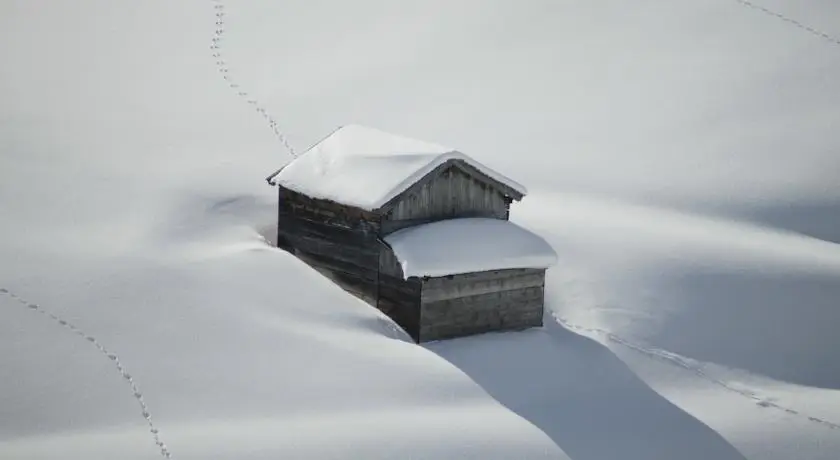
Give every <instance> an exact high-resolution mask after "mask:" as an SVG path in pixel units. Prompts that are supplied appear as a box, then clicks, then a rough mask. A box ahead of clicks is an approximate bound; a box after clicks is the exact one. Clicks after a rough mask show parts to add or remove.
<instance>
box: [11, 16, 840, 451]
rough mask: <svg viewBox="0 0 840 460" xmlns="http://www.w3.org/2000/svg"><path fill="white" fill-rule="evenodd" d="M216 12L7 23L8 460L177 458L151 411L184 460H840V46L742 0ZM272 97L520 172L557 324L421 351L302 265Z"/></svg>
mask: <svg viewBox="0 0 840 460" xmlns="http://www.w3.org/2000/svg"><path fill="white" fill-rule="evenodd" d="M293 3H294V2H293ZM756 3H758V2H757V0H756ZM760 4H761V5H763V6H766V7H768V8H771V9H774V10H777V11H778V12H780V13H781V14H784V15H786V16H788V17H790V18H793V19H795V20H796V21H799V22H800V23H802V24H806V25H807V26H808V27H812V28H814V29H818V30H822V31H825V32H826V33H828V34H832V33H833V34H835V35H836V34H837V33H838V32H837V25H836V20H835V18H837V17H840V3H838V2H782V1H775V0H774V1H770V0H768V1H767V2H761V3H760ZM214 5H218V3H213V2H206V1H204V0H183V1H179V2H172V1H170V0H146V1H143V2H136V1H135V2H129V1H115V0H86V1H83V2H82V1H79V2H48V1H46V0H27V1H3V2H0V41H2V43H3V44H4V45H3V46H2V47H0V289H5V290H8V291H9V293H5V292H2V291H0V459H4V460H5V459H26V460H47V459H50V460H51V459H56V458H62V459H64V458H67V459H76V458H80V459H93V460H99V459H102V460H105V459H108V460H111V459H122V460H151V459H155V458H162V455H161V449H160V446H157V445H156V444H155V437H154V436H153V433H151V432H150V427H149V425H148V421H147V419H146V417H144V415H143V413H142V412H143V410H144V409H143V407H142V406H141V404H140V402H141V401H142V402H143V404H144V406H145V408H146V409H147V410H148V414H149V418H150V419H151V421H152V423H153V425H154V427H155V429H157V430H158V437H159V439H160V440H161V441H162V442H163V443H165V446H166V448H167V449H168V450H167V451H168V452H169V453H170V454H171V458H174V459H196V460H197V459H201V460H208V459H211V460H212V459H220V460H221V459H231V458H235V459H241V460H262V459H266V460H267V459H277V458H307V459H314V460H323V459H339V458H363V459H371V460H377V459H394V458H406V457H409V456H410V457H411V458H415V459H491V460H492V459H527V460H530V459H561V460H565V459H573V460H615V459H618V460H651V459H654V460H659V459H666V460H668V459H689V460H701V459H702V460H706V459H716V460H730V459H731V460H735V459H739V460H743V459H745V458H747V459H751V460H752V459H756V460H790V459H798V460H836V459H837V458H838V453H840V361H838V359H837V350H838V348H839V347H840V339H838V334H837V327H836V325H837V324H840V309H838V308H837V299H838V298H840V245H838V242H840V231H838V229H840V219H838V217H837V216H840V190H838V187H837V177H838V176H837V171H840V156H838V155H837V152H838V151H840V138H838V136H836V135H835V134H836V127H837V126H838V125H840V113H839V112H838V111H837V107H840V86H838V85H840V79H838V78H835V77H834V76H836V75H840V53H838V51H839V49H838V47H837V46H836V45H833V44H832V43H831V42H829V41H827V40H825V39H824V38H820V37H818V36H814V35H813V34H810V33H807V32H805V31H803V30H802V29H800V28H797V27H795V26H793V25H791V23H788V22H785V21H781V20H779V19H778V18H774V17H772V16H770V15H767V14H764V13H762V12H760V11H756V10H754V9H751V8H747V7H744V6H743V2H736V1H716V2H663V1H659V0H657V1H653V0H650V1H648V0H643V1H639V2H633V5H632V7H631V6H629V5H628V2H626V1H625V0H603V1H600V2H509V1H503V0H493V1H490V2H485V1H482V2H469V1H466V2H451V1H448V0H428V1H423V2H381V1H373V0H359V1H356V2H352V4H351V3H350V2H347V3H344V2H332V3H330V4H329V10H330V11H331V13H332V14H329V15H324V14H323V11H324V8H325V6H327V5H326V4H321V3H318V2H316V3H314V4H313V3H312V2H310V1H305V2H304V1H302V2H298V4H297V5H296V6H294V5H293V6H290V4H289V3H288V2H247V1H244V0H232V1H230V2H224V5H223V6H224V11H223V12H224V16H223V17H224V22H223V24H222V25H221V26H220V25H218V24H216V23H217V22H219V21H218V16H216V14H215V13H217V12H218V11H217V10H218V9H217V8H213V6H214ZM478 7H480V8H478ZM477 11H480V14H477ZM219 28H221V29H223V31H222V34H223V39H222V42H221V43H222V50H223V53H222V56H221V59H222V60H224V63H225V64H226V65H228V67H229V71H228V72H222V71H220V67H219V66H220V64H217V62H219V59H220V58H219V57H216V56H212V55H211V53H212V52H213V51H211V49H210V43H209V41H210V38H211V37H213V35H214V34H217V33H218V32H216V31H217V30H218V29H219ZM710 30H714V31H715V33H714V34H709V31H710ZM552 56H563V59H549V58H547V57H552ZM698 69H702V71H698ZM225 74H230V75H232V76H233V77H234V80H235V81H237V82H238V83H239V84H241V86H240V87H238V88H231V87H230V86H229V85H228V84H227V83H226V80H225V79H224V78H223V77H224V76H225ZM229 78H230V77H229ZM239 93H246V95H245V96H240V95H239ZM251 99H256V100H258V101H259V105H260V106H261V107H264V108H267V109H268V111H270V112H271V114H272V116H273V117H274V119H275V120H277V121H279V123H280V126H281V128H283V129H284V130H285V131H286V132H287V133H288V134H289V136H290V140H291V142H292V143H293V144H294V145H297V146H300V145H310V144H311V143H313V142H314V141H315V140H317V139H320V138H322V137H323V136H324V135H325V134H326V133H329V132H330V131H331V130H332V129H333V128H334V127H335V126H337V125H340V124H342V123H346V122H348V121H354V120H355V121H359V122H360V123H363V124H365V125H369V126H376V127H380V128H381V129H383V130H384V131H388V132H405V133H416V135H417V136H418V137H420V138H424V139H435V140H439V141H441V142H443V143H445V144H451V145H458V146H460V147H462V148H463V149H464V151H469V152H479V153H480V154H481V158H482V159H484V158H486V159H487V160H488V163H489V162H491V161H492V164H493V165H497V167H498V168H499V169H500V170H502V171H505V172H506V173H510V174H511V175H513V176H515V177H517V178H520V179H521V180H522V181H523V182H525V183H526V184H527V185H528V186H529V189H530V191H531V193H530V195H529V197H528V198H527V199H525V200H523V201H522V202H521V203H515V204H514V205H513V207H512V220H513V222H515V223H517V224H519V225H521V226H522V227H523V228H527V229H529V230H530V231H533V232H534V233H536V234H539V235H541V236H542V238H544V239H545V240H546V241H547V242H548V243H549V244H550V245H551V246H552V248H553V249H554V250H555V251H556V253H557V254H558V256H559V258H560V260H561V261H562V263H559V264H556V265H554V266H553V267H551V268H550V269H549V270H548V271H547V274H546V277H547V278H546V302H547V306H548V308H547V312H546V316H545V318H544V323H545V327H543V328H538V329H534V330H530V331H527V332H521V333H504V334H486V335H481V336H477V337H471V338H465V339H459V340H451V341H444V342H438V343H433V344H426V345H424V346H417V345H414V344H412V343H410V342H409V341H408V339H407V337H406V335H405V334H404V333H402V332H401V331H400V330H399V329H398V328H395V326H394V324H393V323H392V322H391V321H389V320H388V319H387V318H386V317H385V316H384V315H383V314H381V313H380V312H378V311H377V310H376V309H374V308H371V307H370V306H369V305H367V304H365V303H364V302H362V301H360V300H357V299H355V298H353V297H351V296H349V295H348V294H347V293H345V292H344V291H343V290H342V289H340V288H338V287H336V286H335V285H333V284H332V283H331V282H329V281H327V280H325V279H324V277H323V276H321V275H320V274H318V273H317V272H315V271H314V270H311V269H310V268H309V267H307V266H306V265H305V264H303V263H301V262H300V261H298V260H297V259H296V258H294V257H292V256H290V255H289V254H287V253H285V252H282V251H278V250H276V249H273V248H272V247H271V238H272V236H271V235H272V234H273V233H274V230H275V222H276V210H277V208H276V195H275V193H274V190H273V189H272V188H271V187H269V186H267V185H266V184H265V182H264V180H263V179H264V178H265V175H266V172H267V171H272V170H274V169H276V167H277V166H278V165H279V164H282V163H283V162H284V161H285V157H284V155H285V152H284V150H283V148H282V146H281V145H279V144H278V143H277V139H276V138H275V137H274V136H273V134H272V132H271V129H270V128H269V126H268V123H267V121H266V118H264V117H263V115H262V113H261V112H259V111H257V110H255V108H254V107H253V105H254V104H250V102H249V100H251ZM11 294H14V295H15V296H17V297H12V295H11ZM30 305H31V306H34V307H36V308H31V307H30ZM71 326H72V327H71ZM89 338H92V339H94V341H93V342H91V341H90V340H89ZM103 350H105V351H103ZM109 354H110V355H111V356H109ZM118 365H119V367H118ZM127 376H130V379H129V378H128V377H127ZM132 383H133V385H134V387H132V385H131V384H132ZM135 388H136V389H135ZM135 391H137V392H138V394H139V396H137V395H135Z"/></svg>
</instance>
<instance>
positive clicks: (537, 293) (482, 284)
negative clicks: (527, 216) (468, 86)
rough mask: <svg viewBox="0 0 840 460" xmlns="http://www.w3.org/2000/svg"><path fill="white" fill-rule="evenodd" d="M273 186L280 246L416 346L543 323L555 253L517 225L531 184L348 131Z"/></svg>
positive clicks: (429, 147) (430, 150) (375, 134)
mask: <svg viewBox="0 0 840 460" xmlns="http://www.w3.org/2000/svg"><path fill="white" fill-rule="evenodd" d="M267 180H268V182H269V184H271V185H275V186H277V188H278V194H279V207H278V208H279V209H278V224H277V245H278V247H280V248H283V249H286V250H288V251H290V252H292V253H293V254H295V255H297V256H298V257H299V258H300V259H302V260H303V261H305V262H307V263H308V264H309V265H311V266H312V267H314V268H315V269H317V270H318V271H320V272H321V273H323V274H324V275H325V276H327V277H329V278H330V279H332V280H333V281H335V282H336V283H337V284H339V285H340V286H342V287H343V288H344V289H346V290H347V291H349V292H351V293H353V294H355V295H357V296H358V297H360V298H362V299H364V300H365V301H367V302H368V303H370V304H371V305H373V306H375V307H377V308H378V309H380V310H381V311H383V312H384V313H385V314H387V315H388V316H389V317H391V318H392V319H393V320H394V321H395V322H396V323H397V324H399V325H400V326H401V327H402V328H403V329H404V330H405V331H406V332H407V333H408V334H409V335H410V336H411V337H412V338H413V339H414V340H415V341H417V342H426V341H431V340H439V339H444V338H453V337H460V336H466V335H472V334H477V333H483V332H489V331H503V330H517V329H525V328H529V327H535V326H541V325H542V317H543V299H544V286H545V271H546V269H547V268H548V267H549V266H551V265H552V264H554V263H555V261H556V257H557V256H556V254H555V252H554V251H553V250H552V248H551V247H550V246H549V245H548V244H547V243H546V242H545V241H544V240H543V239H542V238H540V237H539V236H537V235H535V234H533V233H531V232H529V231H528V230H526V229H524V228H522V227H520V226H517V225H516V224H514V223H512V222H510V221H509V217H510V205H511V203H512V202H514V201H518V200H521V199H522V197H523V196H525V194H526V190H525V188H524V187H523V186H521V185H520V184H518V183H516V182H514V181H513V180H511V179H509V178H507V177H505V176H503V175H502V174H499V173H497V172H495V171H493V170H492V169H490V168H488V167H486V166H484V165H482V164H481V163H478V162H477V161H475V160H474V159H472V158H471V157H469V156H467V155H465V154H463V153H461V152H458V151H457V150H454V149H450V148H447V147H443V146H440V145H435V144H430V143H426V142H422V141H417V140H413V139H408V138H405V137H401V136H396V135H392V134H388V133H385V132H382V131H379V130H375V129H371V128H366V127H362V126H357V125H350V126H344V127H341V128H339V129H337V130H336V131H334V132H333V133H332V134H330V135H329V136H328V137H326V138H325V139H323V140H322V141H321V142H319V143H318V144H316V145H315V146H313V147H312V148H310V149H309V150H307V151H306V152H304V153H303V154H302V155H300V156H299V157H298V158H296V159H295V160H293V161H292V162H290V163H289V164H287V165H286V166H284V167H283V168H281V169H280V170H279V171H277V172H275V173H274V174H272V175H271V176H269V177H268V179H267Z"/></svg>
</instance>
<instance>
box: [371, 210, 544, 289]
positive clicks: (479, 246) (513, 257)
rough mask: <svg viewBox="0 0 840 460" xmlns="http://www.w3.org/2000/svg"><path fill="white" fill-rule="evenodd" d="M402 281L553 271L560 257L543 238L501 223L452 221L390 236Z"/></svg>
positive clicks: (401, 231) (419, 227)
mask: <svg viewBox="0 0 840 460" xmlns="http://www.w3.org/2000/svg"><path fill="white" fill-rule="evenodd" d="M385 242H386V243H388V245H390V246H391V248H392V249H393V250H394V254H396V256H397V260H399V262H400V265H401V266H402V269H403V276H404V277H405V278H406V279H408V278H409V277H412V276H445V275H455V274H459V273H472V272H482V271H488V270H504V269H509V268H548V267H550V266H552V265H554V264H555V263H556V262H557V253H555V252H554V249H552V248H551V246H550V245H549V244H548V243H547V242H546V241H545V240H544V239H542V238H541V237H540V236H538V235H535V234H534V233H531V232H530V231H528V230H526V229H524V228H522V227H520V226H518V225H516V224H514V223H513V222H510V221H507V220H500V219H487V218H465V219H450V220H442V221H438V222H432V223H429V224H424V225H419V226H417V227H409V228H405V229H402V230H399V231H396V232H394V233H392V234H390V235H388V236H386V237H385Z"/></svg>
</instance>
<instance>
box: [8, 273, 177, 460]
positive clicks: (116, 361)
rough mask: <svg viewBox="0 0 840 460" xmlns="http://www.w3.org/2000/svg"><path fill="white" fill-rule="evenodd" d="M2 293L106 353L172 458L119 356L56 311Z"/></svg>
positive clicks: (162, 448)
mask: <svg viewBox="0 0 840 460" xmlns="http://www.w3.org/2000/svg"><path fill="white" fill-rule="evenodd" d="M0 294H4V295H6V296H8V297H9V298H11V299H12V300H15V301H16V302H18V303H19V304H21V305H23V306H24V307H26V308H28V309H30V310H32V311H34V312H37V313H40V314H42V315H44V316H46V317H47V318H49V319H51V320H52V321H53V322H54V323H57V324H58V325H59V326H61V327H63V328H65V329H67V330H69V331H70V332H72V333H73V334H75V335H77V336H79V337H81V338H83V339H85V340H86V341H88V342H90V343H91V344H92V345H93V346H94V347H96V349H97V350H99V352H100V353H101V354H103V355H105V356H106V357H107V358H108V359H109V360H110V361H111V362H112V363H113V364H114V366H115V367H116V368H117V371H118V372H119V373H120V376H121V377H122V379H123V380H124V381H125V382H126V383H127V384H128V385H129V386H130V387H131V391H132V393H133V396H134V399H136V400H137V403H138V404H139V405H140V411H141V414H142V415H143V418H144V419H145V420H146V424H147V425H148V426H149V432H150V433H151V434H152V438H153V439H154V441H155V445H157V446H158V448H159V449H160V454H161V456H163V457H164V458H172V453H171V452H170V451H169V448H168V447H167V446H166V444H165V443H164V442H163V441H162V440H161V438H160V431H159V430H158V428H157V426H155V424H154V422H153V421H152V415H151V412H150V411H149V406H148V405H147V404H146V401H145V400H144V399H143V393H141V392H140V388H139V387H138V386H137V383H136V382H135V381H134V377H132V376H131V374H129V373H128V370H127V369H126V368H125V366H123V364H122V362H121V361H120V358H119V356H117V355H116V354H114V353H112V352H111V351H109V350H108V349H107V348H105V346H104V345H102V343H101V342H99V340H97V339H96V338H95V337H93V336H91V335H88V334H87V333H85V332H84V331H83V330H81V329H79V328H78V327H76V326H75V325H74V324H73V323H71V322H69V321H67V320H65V319H63V318H61V317H60V316H58V315H56V314H54V313H51V312H49V311H47V310H45V309H44V308H43V307H41V306H40V305H38V304H36V303H32V302H29V301H27V300H25V299H24V298H22V297H20V296H18V295H17V294H15V293H14V292H12V291H10V290H9V289H7V288H0Z"/></svg>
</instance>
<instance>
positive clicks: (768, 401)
mask: <svg viewBox="0 0 840 460" xmlns="http://www.w3.org/2000/svg"><path fill="white" fill-rule="evenodd" d="M554 318H555V319H556V320H557V322H558V323H560V324H562V325H563V326H564V327H566V328H567V329H570V330H573V331H581V332H586V333H589V334H597V335H600V336H603V337H606V338H607V340H609V341H610V342H613V343H616V344H618V345H621V346H623V347H625V348H628V349H630V350H633V351H635V352H636V353H640V354H642V355H645V356H647V357H648V358H651V359H655V360H658V361H663V362H665V363H668V364H671V365H673V366H678V367H681V368H683V369H685V370H687V371H690V372H692V373H694V374H695V375H697V376H698V377H700V378H702V379H703V380H706V381H708V382H711V383H713V384H715V385H717V386H719V387H721V388H723V389H724V390H726V391H728V392H730V393H735V394H738V395H740V396H743V397H745V398H749V399H751V400H753V401H754V402H755V404H756V405H758V406H760V407H765V408H769V409H776V410H780V411H784V412H785V413H787V414H790V415H798V416H802V417H806V418H807V419H808V420H809V421H811V422H814V423H818V424H820V425H822V426H825V427H827V428H831V429H834V430H840V424H837V423H834V422H830V421H828V420H824V419H821V418H818V417H812V416H809V415H806V414H803V413H801V412H799V411H797V410H795V409H792V408H789V407H785V406H782V405H780V404H778V403H776V402H774V401H775V398H767V397H761V396H760V395H758V394H756V393H755V392H753V391H750V390H747V389H741V388H737V387H736V386H735V385H733V384H731V383H728V382H726V381H724V380H721V379H718V378H715V377H713V376H711V375H709V374H708V373H706V372H705V371H704V370H703V369H702V368H701V367H700V366H699V365H697V364H694V362H693V360H692V359H689V358H685V357H683V356H680V355H678V354H676V353H671V352H669V351H665V350H660V349H657V348H652V347H646V346H643V345H639V344H637V343H633V342H631V341H629V340H627V339H624V338H622V337H620V336H618V335H615V334H613V333H612V332H609V331H606V330H603V329H598V328H590V327H583V326H579V325H576V324H573V323H570V322H569V321H567V320H565V319H563V318H559V317H557V316H555V317H554Z"/></svg>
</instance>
